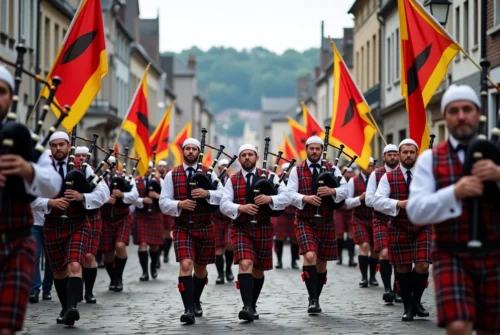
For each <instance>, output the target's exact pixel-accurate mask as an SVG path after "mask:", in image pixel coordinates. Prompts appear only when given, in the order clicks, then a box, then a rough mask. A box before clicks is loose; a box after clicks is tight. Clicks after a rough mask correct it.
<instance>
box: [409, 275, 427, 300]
mask: <svg viewBox="0 0 500 335" xmlns="http://www.w3.org/2000/svg"><path fill="white" fill-rule="evenodd" d="M411 275H412V278H411V287H412V291H413V302H414V303H415V304H420V303H421V299H422V295H423V294H424V291H425V287H426V286H427V279H428V278H429V273H418V272H416V271H415V269H413V271H412V273H411Z"/></svg>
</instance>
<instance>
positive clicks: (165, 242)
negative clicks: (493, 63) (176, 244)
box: [163, 237, 172, 258]
mask: <svg viewBox="0 0 500 335" xmlns="http://www.w3.org/2000/svg"><path fill="white" fill-rule="evenodd" d="M171 246H172V239H171V238H170V237H168V238H164V239H163V257H166V258H168V253H169V252H170V247H171Z"/></svg>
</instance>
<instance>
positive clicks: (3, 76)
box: [0, 65, 14, 91]
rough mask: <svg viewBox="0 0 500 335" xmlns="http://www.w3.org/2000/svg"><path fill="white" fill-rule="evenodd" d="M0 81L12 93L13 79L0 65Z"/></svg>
mask: <svg viewBox="0 0 500 335" xmlns="http://www.w3.org/2000/svg"><path fill="white" fill-rule="evenodd" d="M0 80H2V81H5V82H6V83H7V85H9V87H10V89H11V90H12V91H14V77H13V76H12V74H10V72H9V71H8V70H7V69H6V68H5V66H3V65H0Z"/></svg>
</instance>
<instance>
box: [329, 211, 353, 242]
mask: <svg viewBox="0 0 500 335" xmlns="http://www.w3.org/2000/svg"><path fill="white" fill-rule="evenodd" d="M351 218H352V213H349V212H348V211H346V210H344V209H339V210H336V211H335V212H334V213H333V219H334V220H335V234H337V236H344V233H347V234H349V233H351V229H352V225H351Z"/></svg>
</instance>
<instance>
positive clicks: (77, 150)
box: [75, 147, 89, 155]
mask: <svg viewBox="0 0 500 335" xmlns="http://www.w3.org/2000/svg"><path fill="white" fill-rule="evenodd" d="M88 153H89V148H87V147H76V148H75V155H86V154H88Z"/></svg>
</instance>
